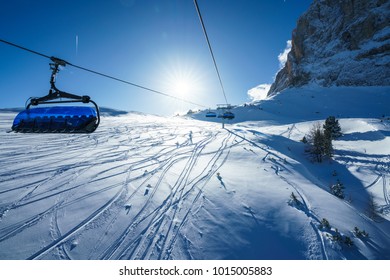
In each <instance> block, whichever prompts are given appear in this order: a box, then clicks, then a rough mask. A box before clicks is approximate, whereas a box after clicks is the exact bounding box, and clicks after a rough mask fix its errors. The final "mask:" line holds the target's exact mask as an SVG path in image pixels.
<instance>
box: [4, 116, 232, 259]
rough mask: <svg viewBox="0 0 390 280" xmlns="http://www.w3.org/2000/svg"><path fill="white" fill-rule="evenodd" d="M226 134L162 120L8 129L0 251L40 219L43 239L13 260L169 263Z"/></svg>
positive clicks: (224, 150) (218, 161) (225, 147)
mask: <svg viewBox="0 0 390 280" xmlns="http://www.w3.org/2000/svg"><path fill="white" fill-rule="evenodd" d="M114 121H115V120H114V119H113V122H114ZM26 138H29V140H27V141H30V144H32V146H33V148H27V147H24V146H23V143H25V141H26ZM234 140H235V136H234V135H232V134H230V133H227V132H226V131H219V130H216V129H215V127H214V126H212V127H210V128H204V126H202V127H201V126H199V127H192V128H191V129H188V126H187V124H186V123H183V122H182V123H180V122H179V123H177V124H175V123H173V124H172V123H171V122H166V121H162V123H158V122H157V123H156V122H139V123H138V122H131V123H130V122H129V123H128V124H126V125H124V126H123V127H116V128H110V127H104V126H102V128H101V129H99V130H98V131H97V132H96V133H94V134H93V135H56V134H47V135H34V134H29V135H24V134H7V139H6V140H4V139H3V140H2V141H4V142H7V141H9V142H11V141H12V142H13V145H10V144H7V146H11V147H14V150H11V151H10V150H7V151H6V152H7V158H8V159H9V163H10V164H11V165H3V166H2V167H4V168H3V171H2V172H0V179H1V182H2V184H3V186H8V187H5V188H4V187H3V188H2V189H0V195H1V196H2V197H4V198H7V197H10V198H11V200H4V201H3V203H2V204H1V205H0V214H1V216H0V219H1V220H0V222H1V223H2V227H1V229H0V248H1V246H2V243H3V244H5V243H9V242H14V243H15V244H16V243H18V242H19V241H18V240H19V236H22V235H20V234H21V233H24V232H27V233H28V232H31V233H33V232H34V233H38V234H40V233H45V231H46V232H47V230H48V229H47V226H45V224H47V225H49V235H50V237H51V241H50V240H47V241H45V242H44V243H40V244H38V243H36V244H35V248H36V249H35V251H31V250H32V249H31V248H30V249H29V250H25V248H23V247H21V248H16V250H17V251H18V254H19V255H18V256H19V257H20V256H23V255H24V257H22V258H26V259H45V258H50V259H52V258H58V259H73V258H83V259H87V258H89V259H170V258H172V254H173V253H174V250H175V244H176V241H177V240H178V238H181V239H185V236H184V235H183V234H182V229H183V227H185V224H186V223H187V221H188V219H190V218H191V213H192V211H193V210H194V209H196V208H197V207H199V204H200V203H202V201H201V200H200V199H199V198H201V197H202V194H203V189H204V188H205V187H207V183H208V182H209V180H210V179H211V178H212V176H213V175H215V173H216V172H217V170H218V169H219V168H220V167H221V166H222V165H223V164H224V163H225V161H226V159H227V157H228V155H229V150H230V148H231V147H232V146H233V145H234V143H235V142H237V141H234ZM23 147H24V148H23ZM3 153H4V152H3ZM15 183H16V184H17V186H16V187H15ZM14 193H18V195H14ZM9 194H12V195H9ZM15 198H17V199H15ZM99 205H100V206H99ZM29 209H35V211H30V210H29ZM37 210H40V211H37ZM74 211H77V213H78V214H80V215H76V216H75V218H74V219H71V220H73V222H72V223H69V221H70V220H69V218H68V216H69V215H74ZM34 212H35V213H34ZM14 213H15V214H16V213H18V215H20V217H19V216H16V215H15V214H14ZM79 216H80V217H79ZM21 238H22V237H21ZM91 240H92V241H91ZM88 243H90V244H93V245H92V246H91V248H90V249H89V250H88V255H80V252H78V248H79V247H80V248H82V247H83V246H89V245H88ZM4 246H6V245H4ZM3 249H4V248H3ZM3 249H2V250H3ZM84 250H85V249H84ZM10 254H11V255H12V253H10Z"/></svg>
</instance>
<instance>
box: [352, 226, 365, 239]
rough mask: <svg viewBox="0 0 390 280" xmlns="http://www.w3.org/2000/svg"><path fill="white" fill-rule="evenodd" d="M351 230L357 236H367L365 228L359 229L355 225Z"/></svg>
mask: <svg viewBox="0 0 390 280" xmlns="http://www.w3.org/2000/svg"><path fill="white" fill-rule="evenodd" d="M353 232H354V234H355V235H356V236H357V237H359V238H363V237H368V233H367V232H366V231H365V230H360V229H359V228H358V227H355V228H354V229H353Z"/></svg>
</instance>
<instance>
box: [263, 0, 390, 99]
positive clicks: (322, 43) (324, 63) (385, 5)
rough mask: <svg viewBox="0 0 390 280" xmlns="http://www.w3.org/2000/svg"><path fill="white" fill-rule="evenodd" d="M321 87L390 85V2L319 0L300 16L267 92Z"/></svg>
mask: <svg viewBox="0 0 390 280" xmlns="http://www.w3.org/2000/svg"><path fill="white" fill-rule="evenodd" d="M312 82H315V83H317V84H319V85H321V86H325V87H328V86H374V85H376V86H382V85H387V86H388V85H390V1H389V0H314V1H313V3H312V4H311V6H310V7H309V9H308V11H307V12H306V13H304V14H303V15H302V16H301V17H300V18H299V20H298V22H297V26H296V28H295V30H294V31H293V34H292V48H291V51H290V53H289V55H288V59H287V62H286V64H285V66H284V68H283V69H282V70H280V71H279V73H278V74H277V76H276V79H275V82H274V83H273V84H272V86H271V88H270V91H269V92H268V95H274V94H275V93H277V92H280V91H281V90H283V89H285V88H289V87H299V86H302V85H305V84H308V83H312Z"/></svg>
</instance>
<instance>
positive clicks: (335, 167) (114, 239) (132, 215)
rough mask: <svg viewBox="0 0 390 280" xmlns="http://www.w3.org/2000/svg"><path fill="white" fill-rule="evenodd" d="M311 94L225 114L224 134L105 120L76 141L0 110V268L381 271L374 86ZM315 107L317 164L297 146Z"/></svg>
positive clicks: (382, 227)
mask: <svg viewBox="0 0 390 280" xmlns="http://www.w3.org/2000/svg"><path fill="white" fill-rule="evenodd" d="M319 90H320V89H316V88H307V89H306V90H296V91H295V92H290V93H289V94H285V95H283V94H281V95H278V96H275V97H273V98H270V99H268V100H266V101H263V102H262V103H260V104H257V105H252V106H246V107H238V108H236V109H235V113H236V114H237V119H239V120H241V121H244V122H240V123H238V122H237V123H235V124H228V125H226V129H222V128H221V125H220V124H219V123H212V122H204V121H199V120H194V119H183V118H161V117H155V116H147V115H141V114H132V113H130V114H126V115H124V114H116V116H113V114H108V113H107V114H106V115H105V116H103V117H102V122H101V126H100V127H99V128H98V130H97V131H96V132H95V133H93V134H90V135H72V134H66V135H61V134H17V133H7V132H8V131H9V128H10V126H11V123H12V119H13V117H14V116H15V113H14V112H6V111H2V112H0V146H1V149H0V167H1V168H0V259H389V258H390V221H389V220H390V216H389V215H390V206H389V205H390V179H389V176H390V124H389V121H388V120H386V119H385V118H381V116H382V115H383V114H387V116H389V112H388V107H386V106H387V104H389V102H388V101H389V100H388V96H389V95H388V94H385V93H386V91H387V90H388V88H381V90H379V89H377V90H374V89H370V88H366V91H371V90H372V91H374V92H377V97H378V99H376V98H375V99H374V98H373V99H369V98H368V97H367V98H365V99H363V97H364V96H368V95H369V96H370V97H372V94H371V93H372V92H368V95H367V92H366V94H365V93H364V90H363V89H360V96H361V98H362V99H360V100H361V102H358V100H354V101H353V102H355V103H354V106H348V105H346V104H343V103H341V101H342V100H343V98H346V99H348V98H347V97H346V96H345V95H348V92H347V91H346V90H343V89H338V88H334V89H333V91H336V92H333V91H332V90H329V89H327V94H328V95H329V96H332V95H334V96H338V98H339V99H336V98H331V99H329V100H330V101H329V102H328V103H327V104H325V103H324V102H323V99H321V98H323V96H325V95H324V94H323V93H321V94H319V95H320V96H321V98H319V97H318V96H319V95H318V96H317V95H316V94H315V92H316V91H319ZM387 93H388V92H387ZM292 95H295V98H294V99H292V98H291V99H290V96H292ZM340 98H341V99H340ZM381 98H383V100H382V99H381ZM307 100H310V101H311V104H312V107H310V108H308V107H306V104H307ZM293 102H294V103H293ZM383 102H386V103H383ZM383 104H386V105H383ZM324 106H328V107H329V108H328V109H329V110H330V112H331V113H336V112H337V110H340V114H341V115H340V116H339V118H340V123H341V127H342V132H343V133H344V135H343V136H342V137H341V138H340V139H339V140H337V141H334V147H335V157H334V159H333V160H331V161H326V162H323V163H321V164H319V163H314V162H312V161H311V159H310V157H309V155H308V154H306V153H305V145H304V144H303V143H301V142H300V139H302V137H303V136H304V135H305V134H306V133H308V131H309V130H310V128H311V126H312V124H313V123H314V122H316V121H319V120H320V121H323V119H324V116H325V115H326V113H327V112H326V111H324ZM365 106H366V107H365ZM357 107H359V108H360V109H358V108H357ZM281 108H285V109H283V110H281ZM287 108H289V110H286V109H287ZM341 108H344V109H345V110H343V111H342V110H341ZM364 108H366V109H364ZM386 110H387V111H386ZM298 112H299V113H298ZM341 112H343V113H341ZM282 113H284V114H282ZM114 115H115V114H114ZM195 117H196V116H195ZM198 117H199V118H201V115H198ZM337 180H339V181H341V182H342V183H343V184H344V186H345V194H346V196H345V197H346V198H345V199H339V198H337V197H335V196H334V195H332V194H331V193H330V191H329V187H330V185H331V184H334V183H336V182H337ZM292 193H294V195H295V196H296V198H297V201H295V202H294V201H292V200H291V198H290V196H291V194H292ZM370 197H372V198H373V199H374V202H375V204H376V209H377V214H376V215H375V216H373V215H371V214H372V212H370ZM324 218H325V219H326V220H328V221H329V223H330V227H329V228H326V227H323V226H321V221H322V220H323V219H324ZM355 227H358V228H359V229H360V230H361V231H363V230H364V231H365V232H367V233H368V234H369V236H368V237H363V236H357V235H356V234H355V233H354V228H355ZM339 235H340V236H341V238H343V240H344V239H345V238H346V237H350V238H351V240H352V241H353V243H354V245H353V246H351V247H349V246H347V245H345V244H344V243H343V242H338V241H335V240H333V239H335V238H336V237H337V236H339ZM332 236H335V237H334V238H332Z"/></svg>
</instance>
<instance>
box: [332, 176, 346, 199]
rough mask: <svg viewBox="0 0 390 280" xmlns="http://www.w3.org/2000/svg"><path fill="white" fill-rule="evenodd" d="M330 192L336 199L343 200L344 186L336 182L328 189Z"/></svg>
mask: <svg viewBox="0 0 390 280" xmlns="http://www.w3.org/2000/svg"><path fill="white" fill-rule="evenodd" d="M330 192H331V193H332V194H333V195H335V196H337V197H338V198H341V199H344V197H345V196H344V185H343V184H342V183H341V182H340V181H339V180H337V183H336V184H334V185H332V186H331V187H330Z"/></svg>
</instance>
